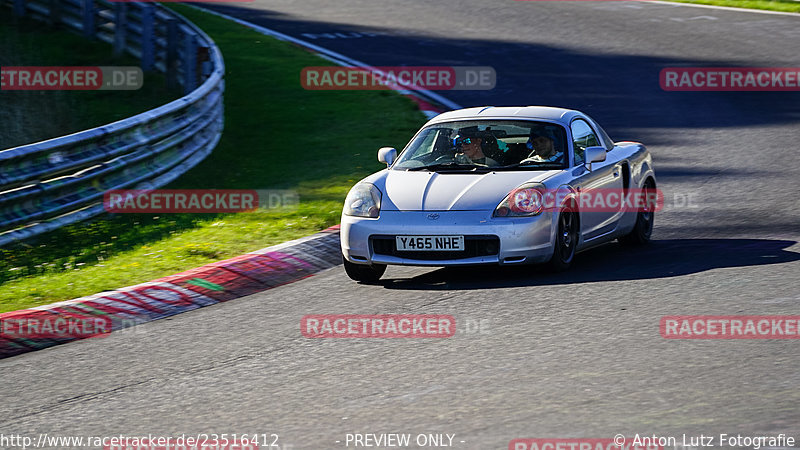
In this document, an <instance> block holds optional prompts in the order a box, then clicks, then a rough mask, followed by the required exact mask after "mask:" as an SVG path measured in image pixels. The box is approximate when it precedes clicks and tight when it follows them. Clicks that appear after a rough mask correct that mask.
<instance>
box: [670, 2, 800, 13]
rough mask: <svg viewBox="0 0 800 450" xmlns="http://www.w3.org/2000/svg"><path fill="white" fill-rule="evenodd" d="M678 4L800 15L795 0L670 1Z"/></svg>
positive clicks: (797, 3) (798, 3)
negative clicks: (696, 4)
mask: <svg viewBox="0 0 800 450" xmlns="http://www.w3.org/2000/svg"><path fill="white" fill-rule="evenodd" d="M670 1H673V2H678V3H698V4H701V5H714V6H729V7H732V8H748V9H763V10H767V11H782V12H795V13H800V2H798V1H795V0H670Z"/></svg>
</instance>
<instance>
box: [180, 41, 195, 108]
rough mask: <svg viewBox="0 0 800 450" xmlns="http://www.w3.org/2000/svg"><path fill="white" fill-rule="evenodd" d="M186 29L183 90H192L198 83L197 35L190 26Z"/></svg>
mask: <svg viewBox="0 0 800 450" xmlns="http://www.w3.org/2000/svg"><path fill="white" fill-rule="evenodd" d="M183 29H184V37H183V39H184V47H183V55H182V56H181V60H182V61H183V92H184V93H186V94H188V93H189V92H192V91H193V90H194V88H195V86H196V85H197V47H198V44H197V35H196V34H194V32H193V31H192V30H191V29H189V28H188V27H183Z"/></svg>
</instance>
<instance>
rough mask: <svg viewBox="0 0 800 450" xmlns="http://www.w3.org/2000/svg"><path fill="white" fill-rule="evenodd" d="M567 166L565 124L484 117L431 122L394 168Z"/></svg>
mask: <svg viewBox="0 0 800 450" xmlns="http://www.w3.org/2000/svg"><path fill="white" fill-rule="evenodd" d="M566 167H567V134H566V131H565V130H564V128H563V127H562V126H560V125H557V124H553V123H549V122H536V121H526V120H493V121H488V120H479V121H459V122H446V123H437V124H435V125H431V126H429V127H427V128H425V129H423V130H422V131H420V132H419V134H417V136H416V137H415V138H414V139H413V140H412V141H411V142H410V143H409V144H408V146H407V147H406V148H405V150H404V151H403V153H402V154H401V155H400V157H399V158H398V159H397V162H396V163H394V164H393V165H392V169H393V170H429V171H436V172H443V171H456V172H464V171H468V172H482V171H488V170H549V169H563V168H566Z"/></svg>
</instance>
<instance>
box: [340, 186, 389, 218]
mask: <svg viewBox="0 0 800 450" xmlns="http://www.w3.org/2000/svg"><path fill="white" fill-rule="evenodd" d="M344 213H345V215H348V216H356V217H372V218H377V217H378V216H379V215H380V213H381V191H380V190H378V188H376V187H375V185H373V184H372V183H358V184H357V185H355V186H353V189H350V192H349V193H348V194H347V198H346V199H345V200H344Z"/></svg>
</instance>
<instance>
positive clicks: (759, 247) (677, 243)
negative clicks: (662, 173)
mask: <svg viewBox="0 0 800 450" xmlns="http://www.w3.org/2000/svg"><path fill="white" fill-rule="evenodd" d="M795 243H796V242H795V241H788V240H769V239H671V240H659V241H653V242H651V244H650V245H648V246H646V247H641V248H634V249H631V248H626V247H622V246H620V245H619V244H615V243H610V244H605V245H602V246H600V247H596V248H594V249H591V250H587V251H585V252H582V253H580V254H579V255H578V256H577V258H576V260H575V263H574V264H573V266H572V268H571V269H570V270H569V271H567V272H564V273H556V274H553V273H548V272H547V271H546V269H545V268H544V267H542V266H538V265H528V266H509V267H500V266H473V267H460V268H444V269H439V270H435V271H432V272H428V273H425V274H423V275H419V276H416V277H413V278H408V279H384V280H381V282H380V283H381V284H382V285H383V286H384V287H385V288H386V289H410V290H464V289H493V288H507V287H521V286H547V285H560V284H575V283H590V282H598V281H619V280H642V279H650V278H667V277H677V276H682V275H688V274H693V273H698V272H704V271H706V270H711V269H720V268H725V267H744V266H759V265H764V264H782V263H787V262H792V261H797V260H800V253H795V252H792V251H787V250H785V249H786V248H788V247H791V246H792V245H794V244H795Z"/></svg>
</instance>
